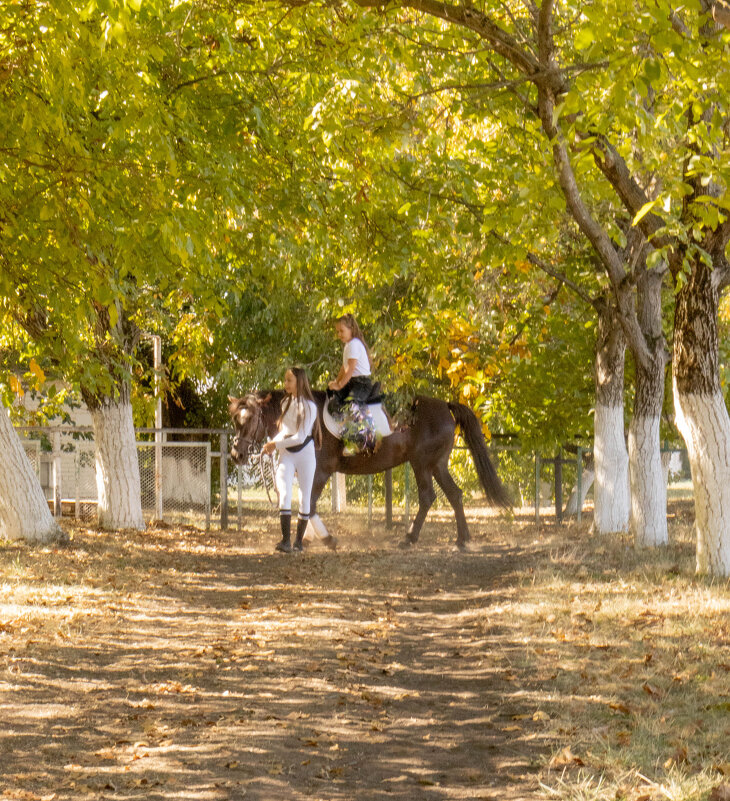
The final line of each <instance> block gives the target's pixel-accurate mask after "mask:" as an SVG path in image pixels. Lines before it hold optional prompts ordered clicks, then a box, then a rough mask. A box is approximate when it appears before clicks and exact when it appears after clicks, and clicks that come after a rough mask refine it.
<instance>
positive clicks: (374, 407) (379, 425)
mask: <svg viewBox="0 0 730 801" xmlns="http://www.w3.org/2000/svg"><path fill="white" fill-rule="evenodd" d="M368 411H369V412H370V414H371V416H372V418H373V420H374V421H375V430H376V431H377V432H378V434H379V435H380V436H383V437H387V436H388V435H389V434H392V433H393V432H392V431H391V430H390V423H389V422H388V416H387V415H386V413H385V409H383V404H382V403H369V404H368ZM322 419H323V420H324V425H325V428H326V429H327V431H329V432H330V434H332V436H333V437H337V439H342V437H341V436H340V435H341V434H342V429H343V428H344V427H345V424H344V423H338V422H337V421H336V420H335V419H334V418H333V417H332V415H331V414H330V413H329V409H328V408H327V404H326V403H325V405H324V408H323V409H322Z"/></svg>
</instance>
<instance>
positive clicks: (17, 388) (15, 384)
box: [10, 375, 25, 398]
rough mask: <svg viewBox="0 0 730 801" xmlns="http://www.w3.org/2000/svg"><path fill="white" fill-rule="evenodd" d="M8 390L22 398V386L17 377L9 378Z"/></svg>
mask: <svg viewBox="0 0 730 801" xmlns="http://www.w3.org/2000/svg"><path fill="white" fill-rule="evenodd" d="M10 389H11V390H12V391H13V392H14V393H15V394H16V395H20V397H21V398H22V397H23V395H24V394H25V392H24V391H23V385H22V384H21V383H20V379H19V378H18V376H17V375H11V376H10Z"/></svg>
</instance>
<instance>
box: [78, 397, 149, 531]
mask: <svg viewBox="0 0 730 801" xmlns="http://www.w3.org/2000/svg"><path fill="white" fill-rule="evenodd" d="M91 415H92V418H93V421H94V438H95V440H96V488H97V493H98V504H99V506H98V514H99V526H100V527H101V528H104V529H120V528H133V529H144V527H145V523H144V517H143V515H142V492H141V487H140V479H139V461H138V458H137V445H136V442H135V435H134V419H133V417H132V404H131V403H130V402H129V401H127V400H122V401H112V400H109V399H106V400H105V402H104V403H102V404H101V405H100V406H98V407H97V408H95V409H92V410H91Z"/></svg>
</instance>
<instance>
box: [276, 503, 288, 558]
mask: <svg viewBox="0 0 730 801" xmlns="http://www.w3.org/2000/svg"><path fill="white" fill-rule="evenodd" d="M279 522H280V523H281V542H279V543H277V545H276V550H277V551H283V552H284V553H290V552H291V512H289V513H288V514H280V515H279Z"/></svg>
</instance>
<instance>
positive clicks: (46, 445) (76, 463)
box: [18, 426, 691, 529]
mask: <svg viewBox="0 0 730 801" xmlns="http://www.w3.org/2000/svg"><path fill="white" fill-rule="evenodd" d="M18 433H19V434H20V436H21V438H22V439H23V444H24V447H25V451H26V454H27V455H28V458H29V460H30V462H31V465H32V466H33V469H34V470H35V472H36V475H37V476H38V478H39V480H40V482H41V486H42V487H43V489H44V492H45V494H46V498H47V499H48V502H49V505H50V506H51V508H52V510H53V512H54V514H55V515H57V516H60V515H61V514H66V515H72V516H74V517H76V518H79V519H92V518H95V517H96V511H97V500H98V498H97V488H96V456H95V445H94V439H93V429H91V428H87V427H83V428H82V427H71V426H46V427H22V428H19V429H18ZM136 436H137V453H138V458H139V469H140V484H141V496H142V506H143V512H144V514H145V517H146V519H147V520H148V521H149V520H161V521H165V522H169V523H178V524H189V525H195V526H205V527H206V528H208V527H209V526H210V525H211V523H212V522H213V520H215V523H216V524H219V525H220V527H221V528H224V529H225V528H227V527H228V526H229V525H230V524H231V523H232V522H233V521H235V523H236V524H237V526H238V527H239V528H240V527H241V526H242V524H243V521H244V520H245V518H246V516H247V515H249V514H252V513H261V512H262V511H264V510H266V509H269V508H272V502H274V501H275V498H273V497H271V493H269V494H267V492H266V490H265V487H264V485H263V483H262V479H261V474H260V470H259V463H258V460H257V459H252V460H251V461H250V462H248V463H247V464H245V465H242V466H240V467H236V466H235V465H234V464H233V463H232V462H231V461H230V459H229V455H228V445H229V442H230V438H231V436H232V432H231V431H229V430H226V429H207V428H206V429H181V428H177V429H173V428H168V429H153V428H140V429H137V430H136ZM663 451H664V456H665V457H666V458H667V459H669V458H673V459H674V460H675V461H676V464H675V465H674V469H673V470H672V469H670V468H668V481H669V495H670V497H680V496H681V497H686V496H688V495H689V497H691V481H690V479H689V467H688V464H687V459H686V454H685V453H684V451H683V450H682V449H678V448H672V447H670V446H669V445H668V444H666V443H665V446H664V448H663ZM490 454H491V456H492V459H493V460H494V462H495V465H496V467H497V471H498V473H499V475H500V477H501V478H502V480H503V481H504V482H505V484H506V485H507V487H508V489H509V492H510V495H511V497H512V498H513V502H514V504H515V506H516V507H519V508H521V509H522V510H523V511H528V512H529V511H530V510H532V511H534V515H535V519H536V520H538V521H539V519H540V517H541V515H545V514H549V515H551V516H553V515H554V517H555V519H556V520H558V521H560V520H562V519H563V517H564V516H568V515H574V516H577V517H578V519H580V517H581V513H582V511H583V509H584V505H586V504H588V505H590V503H591V493H590V484H591V482H592V471H591V470H590V469H589V467H590V451H589V450H588V449H580V448H579V449H577V452H576V453H575V454H574V455H572V454H571V455H566V454H565V453H563V452H559V453H558V454H556V455H554V456H549V457H548V456H545V455H541V454H535V453H534V452H528V451H523V450H522V449H521V448H520V447H519V446H518V445H515V444H500V445H492V447H490ZM450 469H451V471H452V473H453V475H454V478H455V479H456V481H457V483H458V484H459V486H460V487H461V488H462V489H463V490H464V491H465V500H466V501H467V503H469V502H470V501H471V502H473V503H474V504H478V503H480V498H481V491H480V488H479V482H478V479H477V476H476V472H475V470H474V467H473V463H472V460H471V455H470V454H469V452H468V451H467V450H466V448H464V447H463V446H457V447H455V448H454V451H453V453H452V459H451V466H450ZM435 489H436V494H437V498H436V503H435V505H436V507H437V508H438V507H439V506H448V501H447V500H446V498H445V496H444V495H443V493H442V492H441V491H440V489H439V488H438V487H437V486H436V485H435ZM578 498H580V503H578ZM564 499H567V500H564ZM417 505H418V490H417V487H416V482H415V479H414V477H413V473H412V471H411V470H410V468H409V467H408V466H407V465H402V466H400V467H397V468H394V469H393V470H391V471H386V472H385V473H380V474H376V475H373V476H347V477H345V476H342V475H340V476H335V477H334V478H333V480H332V481H330V482H328V484H327V486H326V487H325V491H324V492H323V495H322V497H321V499H320V502H319V509H320V511H330V510H331V511H332V512H335V513H336V512H340V511H343V510H344V509H345V508H346V507H348V506H349V507H355V508H358V509H360V510H361V511H363V512H365V510H366V513H367V521H368V525H371V524H372V523H373V521H375V520H377V521H379V522H380V521H382V522H384V523H385V525H387V526H390V525H393V524H396V523H400V522H401V521H402V522H403V523H404V524H406V525H407V524H408V522H409V520H410V517H411V511H412V510H415V508H416V507H417Z"/></svg>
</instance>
